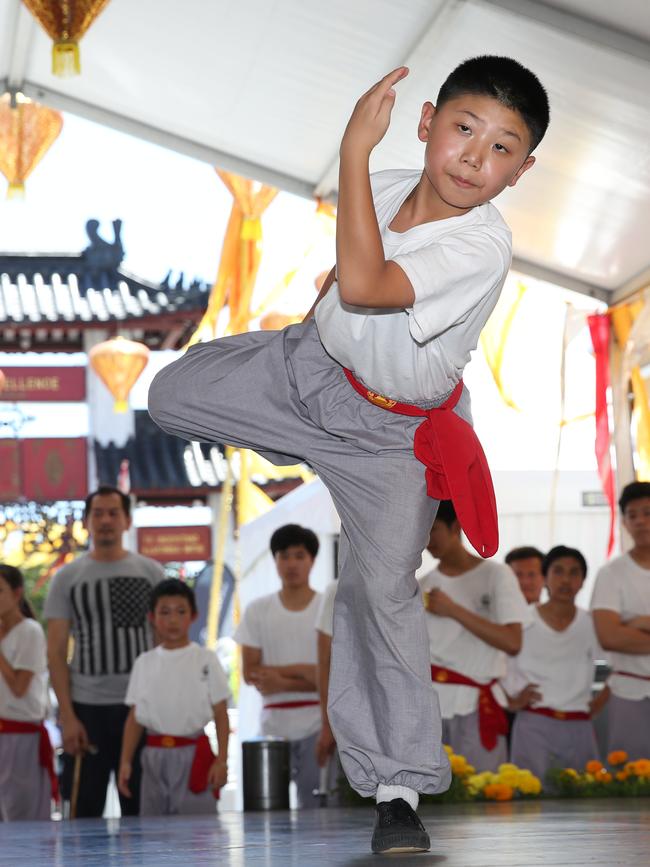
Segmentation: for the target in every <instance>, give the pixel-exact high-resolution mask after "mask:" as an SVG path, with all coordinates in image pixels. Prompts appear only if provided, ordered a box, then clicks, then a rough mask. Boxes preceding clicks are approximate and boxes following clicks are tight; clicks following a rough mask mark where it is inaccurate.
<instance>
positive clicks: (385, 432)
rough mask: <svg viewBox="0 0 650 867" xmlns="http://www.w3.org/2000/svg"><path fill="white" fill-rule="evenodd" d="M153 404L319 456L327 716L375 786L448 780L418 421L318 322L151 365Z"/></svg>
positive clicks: (157, 409) (265, 449)
mask: <svg viewBox="0 0 650 867" xmlns="http://www.w3.org/2000/svg"><path fill="white" fill-rule="evenodd" d="M445 397H446V395H442V396H440V398H439V400H438V401H437V403H441V402H443V400H444V398H445ZM460 408H462V409H460ZM149 411H150V413H151V415H152V417H153V418H154V420H155V421H156V422H157V423H158V424H159V425H160V426H161V427H162V428H163V429H164V430H167V431H169V432H170V433H174V434H176V435H177V436H181V437H185V438H186V439H197V440H204V441H213V442H225V443H230V444H231V445H234V446H240V447H244V448H252V449H255V450H256V451H258V452H260V453H261V454H263V455H264V456H265V457H267V458H269V459H270V460H272V461H273V462H274V463H277V464H291V463H295V462H296V461H302V460H306V461H308V462H309V463H310V464H311V465H312V466H313V467H314V469H315V470H316V472H317V473H318V474H319V476H320V477H321V478H322V480H323V482H324V483H325V485H326V486H327V488H328V489H329V491H330V494H331V495H332V498H333V500H334V504H335V506H336V508H337V511H338V513H339V516H340V518H341V541H340V580H339V587H338V591H337V594H336V602H335V606H334V640H333V645H332V664H331V676H330V688H329V707H328V713H329V719H330V723H331V726H332V730H333V732H334V736H335V738H336V742H337V745H338V749H339V754H340V757H341V762H342V764H343V768H344V770H345V773H346V775H347V777H348V779H349V781H350V784H351V785H352V786H353V788H354V789H356V790H357V792H359V793H360V794H361V795H364V796H368V797H370V796H373V795H374V794H375V792H376V790H377V785H378V784H379V783H383V784H387V785H390V784H394V785H402V786H409V787H410V788H413V789H416V790H417V791H420V792H425V793H436V792H440V791H444V790H445V789H446V788H448V786H449V782H450V769H449V762H448V760H447V757H446V754H445V752H444V750H443V749H442V745H441V724H440V710H439V707H438V698H437V695H436V692H435V689H434V687H433V685H432V683H431V669H430V663H429V651H428V647H429V642H428V637H427V631H426V623H425V612H424V608H423V606H422V601H421V598H420V593H419V588H418V584H417V582H416V580H415V570H416V568H417V567H418V566H419V565H420V562H421V555H422V551H423V550H424V548H425V546H426V543H427V540H428V537H429V531H430V529H431V524H432V522H433V518H434V516H435V513H436V509H437V503H436V502H435V501H434V500H432V499H430V498H429V497H427V493H426V484H425V477H424V467H423V466H422V464H420V463H419V461H417V460H416V458H415V456H414V454H413V436H414V433H415V431H416V429H417V427H418V425H419V424H420V423H421V419H418V418H409V417H406V416H400V415H396V414H394V413H390V412H387V411H386V410H383V409H380V408H379V407H376V406H374V405H373V404H370V403H368V401H366V400H365V399H364V398H363V397H361V396H360V395H358V394H357V393H356V392H355V391H354V389H352V387H351V386H350V384H349V383H348V382H347V380H346V378H345V374H344V372H343V369H342V368H341V366H340V365H339V364H337V363H336V362H335V361H333V359H332V358H330V356H329V355H327V353H326V352H325V350H324V348H323V346H322V344H321V342H320V339H319V337H318V332H317V329H316V326H315V323H313V322H310V323H308V324H307V325H295V326H290V327H289V328H286V329H285V330H284V331H281V332H266V331H261V332H253V333H251V334H240V335H236V336H233V337H226V338H222V339H221V340H215V341H212V342H211V343H206V344H199V345H197V346H194V347H192V349H190V350H189V352H187V353H186V354H185V355H184V356H183V357H182V358H180V359H178V360H177V361H175V362H174V363H173V364H171V365H169V366H168V367H166V368H165V369H164V370H162V371H161V372H160V373H159V374H158V375H157V376H156V378H155V379H154V381H153V383H152V386H151V389H150V392H149ZM457 411H461V412H463V413H464V414H465V417H467V416H468V414H469V396H468V395H467V393H465V394H464V396H463V397H462V398H461V401H460V404H459V407H457Z"/></svg>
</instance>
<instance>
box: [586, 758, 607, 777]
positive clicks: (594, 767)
mask: <svg viewBox="0 0 650 867" xmlns="http://www.w3.org/2000/svg"><path fill="white" fill-rule="evenodd" d="M602 770H604V768H603V764H602V762H599V761H598V760H597V759H592V760H591V761H590V762H587V764H586V765H585V771H586V772H587V773H588V774H599V773H600V772H601V771H602Z"/></svg>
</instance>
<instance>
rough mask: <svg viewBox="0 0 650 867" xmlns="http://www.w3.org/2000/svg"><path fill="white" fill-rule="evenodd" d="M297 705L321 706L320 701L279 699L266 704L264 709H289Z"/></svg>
mask: <svg viewBox="0 0 650 867" xmlns="http://www.w3.org/2000/svg"><path fill="white" fill-rule="evenodd" d="M296 707H320V702H319V701H278V702H275V703H274V704H265V705H264V710H289V709H293V708H296Z"/></svg>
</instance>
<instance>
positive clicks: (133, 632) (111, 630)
mask: <svg viewBox="0 0 650 867" xmlns="http://www.w3.org/2000/svg"><path fill="white" fill-rule="evenodd" d="M150 595H151V584H150V582H149V581H147V580H146V578H132V577H129V576H119V577H116V578H107V579H105V580H101V581H95V582H92V583H90V582H88V583H86V582H81V583H79V584H77V585H76V586H75V587H73V588H72V592H71V602H72V609H73V612H74V618H75V632H76V634H77V635H78V637H79V638H78V640H79V647H78V648H76V649H75V654H74V662H73V668H74V670H75V671H77V672H78V673H79V674H87V675H110V674H127V673H128V672H130V671H131V668H132V667H133V663H134V661H135V659H136V657H137V656H139V655H140V654H141V653H144V651H145V650H149V649H150V648H151V646H152V642H151V638H150V631H149V625H148V622H147V612H148V611H149V597H150Z"/></svg>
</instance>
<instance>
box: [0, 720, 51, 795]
mask: <svg viewBox="0 0 650 867" xmlns="http://www.w3.org/2000/svg"><path fill="white" fill-rule="evenodd" d="M3 734H6V735H39V736H40V737H39V740H38V764H39V765H40V767H41V768H45V770H46V771H47V775H48V777H49V778H50V788H51V790H52V798H53V799H54V800H55V801H58V800H59V780H58V778H57V775H56V771H55V770H54V750H53V748H52V742H51V741H50V734H49V732H48V730H47V728H46V726H45V723H43V722H41V723H35V722H23V721H22V720H15V719H0V735H3Z"/></svg>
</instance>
